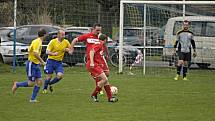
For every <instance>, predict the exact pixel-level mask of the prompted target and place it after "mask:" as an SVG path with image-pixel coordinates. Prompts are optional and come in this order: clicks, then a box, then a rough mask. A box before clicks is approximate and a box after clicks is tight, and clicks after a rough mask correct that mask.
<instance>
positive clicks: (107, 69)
mask: <svg viewBox="0 0 215 121" xmlns="http://www.w3.org/2000/svg"><path fill="white" fill-rule="evenodd" d="M99 66H100V67H101V68H102V69H103V71H104V72H109V68H108V65H107V64H106V63H101V64H99Z"/></svg>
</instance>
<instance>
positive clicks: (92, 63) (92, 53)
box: [90, 49, 95, 68]
mask: <svg viewBox="0 0 215 121" xmlns="http://www.w3.org/2000/svg"><path fill="white" fill-rule="evenodd" d="M94 55H95V50H94V49H91V50H90V67H91V68H93V67H94Z"/></svg>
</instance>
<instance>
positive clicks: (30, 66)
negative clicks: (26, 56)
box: [12, 61, 35, 93]
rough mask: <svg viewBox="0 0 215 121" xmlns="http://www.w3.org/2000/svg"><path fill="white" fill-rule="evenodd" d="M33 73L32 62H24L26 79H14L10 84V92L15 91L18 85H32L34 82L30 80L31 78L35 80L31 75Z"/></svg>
mask: <svg viewBox="0 0 215 121" xmlns="http://www.w3.org/2000/svg"><path fill="white" fill-rule="evenodd" d="M34 73H35V70H34V69H33V63H32V62H29V61H28V62H27V64H26V74H27V76H28V80H27V81H22V82H16V81H14V83H13V86H12V92H13V93H15V91H16V90H17V89H18V88H19V87H32V86H33V85H34V82H32V81H31V80H35V77H34V76H33V75H34Z"/></svg>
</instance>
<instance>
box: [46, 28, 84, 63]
mask: <svg viewBox="0 0 215 121" xmlns="http://www.w3.org/2000/svg"><path fill="white" fill-rule="evenodd" d="M82 34H84V33H82V32H76V31H71V30H66V31H65V39H68V40H69V42H70V43H71V41H72V40H73V39H74V38H76V37H77V36H79V35H82ZM56 37H57V31H55V32H50V33H49V34H48V35H47V36H46V38H45V40H44V42H43V48H42V57H43V59H46V58H47V54H45V52H46V48H47V45H48V43H49V42H50V41H51V40H52V39H54V38H56ZM85 47H86V46H85V45H84V43H81V42H79V43H77V44H76V45H75V48H74V49H75V50H74V53H73V54H72V55H69V54H68V53H65V55H64V59H63V62H64V63H66V64H67V65H69V66H74V65H76V64H77V63H84V57H85Z"/></svg>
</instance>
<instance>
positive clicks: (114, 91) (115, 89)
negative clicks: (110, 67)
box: [110, 86, 118, 95]
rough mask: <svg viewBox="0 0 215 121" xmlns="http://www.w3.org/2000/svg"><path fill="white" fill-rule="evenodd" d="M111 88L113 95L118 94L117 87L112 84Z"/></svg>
mask: <svg viewBox="0 0 215 121" xmlns="http://www.w3.org/2000/svg"><path fill="white" fill-rule="evenodd" d="M110 89H111V92H112V94H113V95H116V94H117V93H118V89H117V87H115V86H111V87H110Z"/></svg>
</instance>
